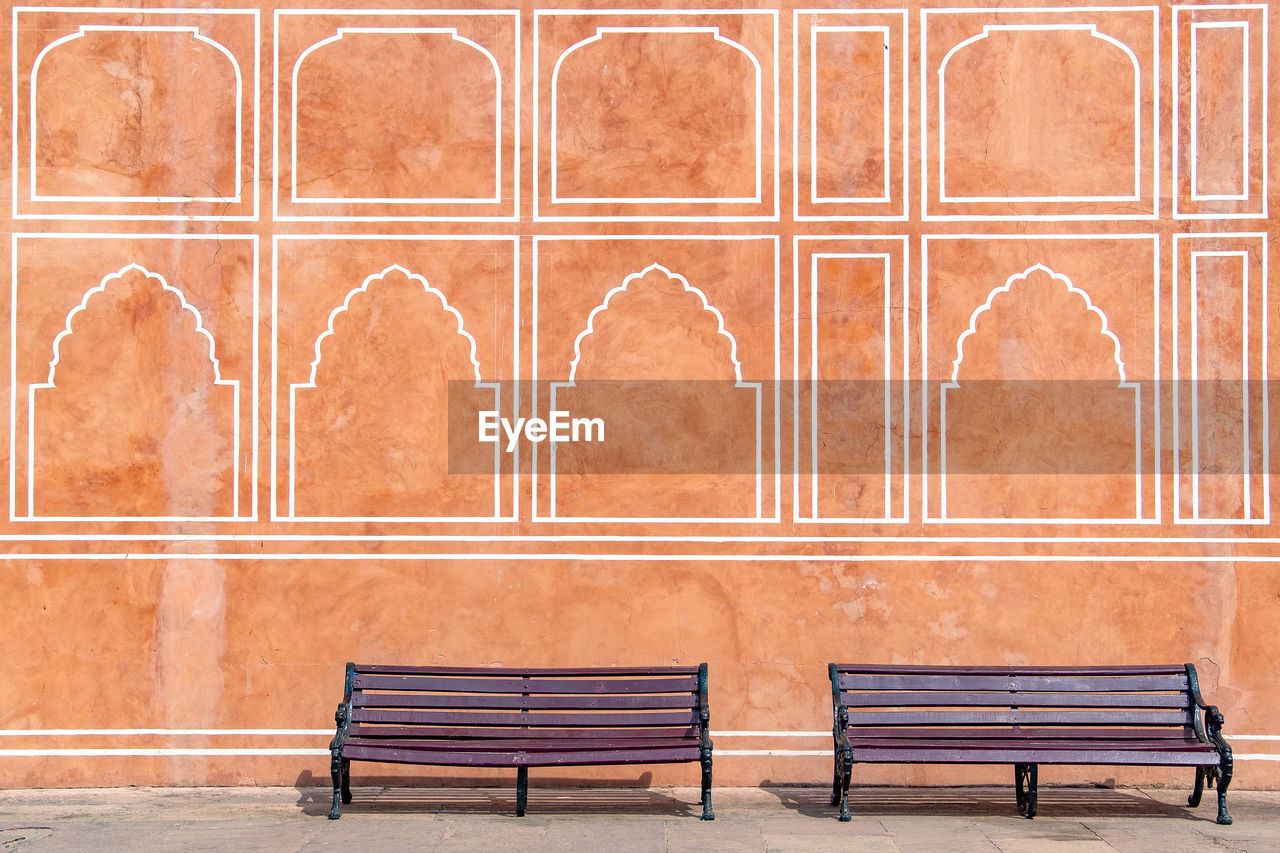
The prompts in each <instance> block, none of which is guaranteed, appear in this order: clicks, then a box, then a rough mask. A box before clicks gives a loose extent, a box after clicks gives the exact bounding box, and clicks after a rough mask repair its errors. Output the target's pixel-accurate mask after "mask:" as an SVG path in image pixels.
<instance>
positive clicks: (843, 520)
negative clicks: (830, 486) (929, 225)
mask: <svg viewBox="0 0 1280 853" xmlns="http://www.w3.org/2000/svg"><path fill="white" fill-rule="evenodd" d="M840 240H848V241H850V242H859V243H871V242H885V243H891V242H894V241H897V242H900V243H901V246H902V273H901V276H900V278H901V283H902V305H903V308H902V328H901V334H902V339H901V341H900V342H899V347H900V348H901V351H902V379H901V383H902V473H901V475H900V476H901V478H902V487H901V491H902V513H901V514H900V515H895V514H893V513H892V512H891V509H892V507H893V501H892V492H893V486H892V479H893V471H892V455H893V453H892V444H893V438H892V435H893V431H892V428H891V414H892V413H891V406H892V401H891V400H890V399H889V397H887V396H886V399H885V411H884V417H885V420H884V427H885V436H886V439H887V440H886V443H885V473H884V477H885V485H884V488H885V514H884V515H883V516H866V517H852V516H848V517H845V516H823V515H820V514H819V512H818V472H817V454H815V453H814V452H813V448H814V447H816V446H817V429H818V418H817V397H816V394H815V395H814V397H813V400H812V402H811V410H810V414H809V419H810V435H809V448H810V450H809V452H810V458H811V461H812V463H813V471H812V473H811V474H810V476H811V477H812V479H811V481H810V483H811V488H810V501H809V503H810V509H809V514H808V515H806V514H804V513H803V512H802V507H803V504H802V503H801V500H800V479H801V476H800V459H801V455H800V434H801V428H800V426H801V424H800V418H799V417H798V414H799V411H800V383H801V382H802V381H804V380H803V379H802V378H801V371H800V365H801V362H800V246H801V244H802V243H803V242H811V243H814V242H824V243H825V242H832V243H834V242H837V241H840ZM819 258H883V259H884V262H885V305H884V323H885V377H884V381H885V384H886V386H888V385H890V384H891V383H892V382H893V378H892V372H893V357H892V349H893V342H892V334H893V322H892V320H891V313H892V299H891V296H890V294H891V293H892V292H893V277H892V275H891V274H890V271H891V265H892V254H891V253H889V252H814V253H813V254H812V255H810V277H809V302H810V306H809V311H810V323H809V361H808V367H809V373H810V378H809V382H810V387H811V388H812V387H813V385H814V383H816V381H817V378H816V366H817V364H818V331H817V320H818V307H817V294H818V288H817V269H816V267H817V261H818V259H819ZM910 273H911V246H910V238H909V237H907V236H906V235H902V234H898V235H889V236H885V237H872V236H862V237H857V236H851V235H838V236H830V237H827V236H821V237H819V236H811V235H803V236H796V238H795V240H794V245H793V250H792V276H793V277H792V312H791V316H792V322H793V330H792V338H791V340H792V348H793V353H792V365H793V367H794V370H795V385H794V386H793V389H792V398H793V401H792V411H793V412H795V413H796V414H797V417H796V418H795V421H796V423H795V436H794V439H795V441H794V445H795V446H794V448H793V451H792V462H793V475H794V476H793V481H792V482H793V488H792V519H791V520H792V522H793V523H795V524H824V523H831V524H863V523H875V522H887V523H896V524H907V523H909V522H910V520H911V519H910V515H911V390H910V387H911V350H910V314H909V311H908V310H907V308H908V306H909V305H910V304H911V293H910V291H911V274H910Z"/></svg>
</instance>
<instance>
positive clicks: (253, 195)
mask: <svg viewBox="0 0 1280 853" xmlns="http://www.w3.org/2000/svg"><path fill="white" fill-rule="evenodd" d="M44 12H54V13H70V14H76V15H100V14H130V15H139V16H141V15H170V16H175V15H177V16H193V15H195V16H199V15H246V16H249V17H250V18H251V19H252V21H253V72H252V73H253V102H252V104H251V105H250V107H249V109H250V110H251V111H252V113H253V146H252V154H251V155H250V156H249V157H248V158H244V157H242V154H241V148H242V146H243V141H242V139H241V137H242V136H243V133H242V130H241V128H242V118H243V113H244V109H245V106H244V102H243V97H242V96H241V91H242V90H241V88H239V87H240V84H241V82H242V81H241V72H240V66H239V63H238V62H237V61H236V60H235V58H234V56H232V54H231V53H230V51H229V50H228V49H227V48H226V47H225V46H223V45H221V44H219V43H217V42H214V41H213V40H212V39H209V38H208V37H202V36H199V35H198V33H197V37H198V38H200V39H201V40H202V41H207V42H209V43H210V44H212V45H214V46H215V47H216V48H217V49H219V50H220V51H221V52H223V53H224V54H226V55H227V56H228V57H230V58H231V60H232V66H233V67H234V68H235V72H236V80H237V86H238V88H237V92H236V95H237V100H236V151H237V154H236V170H237V171H236V174H235V180H236V195H235V197H234V198H225V197H222V196H217V197H212V198H187V197H174V198H173V199H165V198H162V202H163V203H168V204H171V205H176V204H190V203H218V204H224V205H225V204H227V203H228V202H231V203H235V202H243V198H242V194H241V189H240V187H241V185H242V184H243V182H244V174H243V168H244V166H245V165H246V164H247V165H248V166H249V169H250V171H251V173H252V177H251V178H250V184H251V186H252V188H253V189H252V191H251V192H249V193H248V195H249V199H248V200H249V202H250V206H251V212H250V213H248V214H186V213H129V214H114V213H86V212H82V213H22V212H20V210H19V208H20V199H19V196H18V188H19V186H20V181H18V179H17V178H18V168H19V162H18V151H19V147H18V146H19V142H18V139H19V135H18V104H19V89H18V32H19V30H18V16H19V15H20V14H22V13H44ZM86 27H87V28H89V29H95V28H96V29H103V27H94V26H93V25H85V26H82V27H81V31H83V30H84V29H86ZM106 28H107V29H125V30H147V29H161V30H182V31H191V30H193V29H194V30H197V31H198V30H199V28H198V27H190V26H186V27H148V26H143V25H139V26H133V27H128V26H123V27H106ZM12 31H13V41H12V46H11V49H10V57H11V63H12V68H11V72H10V73H11V75H12V77H11V82H12V98H13V99H12V102H11V103H12V107H11V109H12V113H13V115H12V135H11V137H10V139H11V144H12V148H13V152H12V181H11V183H12V208H13V209H12V216H13V218H14V219H25V220H76V221H101V220H110V221H129V222H143V221H181V222H254V221H257V219H258V192H257V187H258V183H259V180H260V178H259V174H258V172H259V170H258V165H257V162H258V152H259V150H260V148H259V132H260V128H261V116H260V114H259V109H258V105H259V103H260V102H261V90H262V81H261V74H259V72H258V69H259V65H260V53H261V42H262V34H261V24H260V20H259V16H258V10H257V9H211V8H190V9H181V8H155V9H144V8H140V7H117V6H14V7H13V9H12ZM80 34H83V32H81V33H80ZM65 40H66V39H65V38H64V39H59V41H65ZM51 46H52V45H47V46H46V48H45V50H42V51H41V54H42V55H43V54H44V53H45V52H46V51H47V50H48V48H49V47H51ZM33 77H34V74H33ZM28 85H31V83H30V82H29V83H28ZM31 88H32V103H34V86H33V85H32V86H31ZM28 122H29V124H30V125H31V128H32V131H33V133H34V129H35V112H34V109H33V110H32V114H31V115H30V116H29V117H28ZM33 149H34V144H33ZM31 176H32V189H33V191H34V178H35V162H34V157H33V159H32V163H31ZM44 200H45V199H42V198H32V199H29V200H28V203H36V202H40V201H44ZM52 200H54V201H57V200H60V199H57V198H56V197H55V198H53V199H52ZM69 200H74V201H79V202H84V203H103V202H107V203H127V204H139V203H143V204H146V203H156V202H152V200H151V199H150V198H147V197H118V198H117V197H101V198H91V197H82V196H73V197H71V198H70V199H69ZM255 393H256V390H255Z"/></svg>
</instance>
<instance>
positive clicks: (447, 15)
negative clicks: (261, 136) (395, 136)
mask: <svg viewBox="0 0 1280 853" xmlns="http://www.w3.org/2000/svg"><path fill="white" fill-rule="evenodd" d="M288 16H293V17H307V16H331V17H344V16H349V17H375V18H388V17H391V18H414V17H427V18H432V17H434V18H443V19H445V20H447V21H450V22H451V23H455V24H456V23H457V19H458V18H459V17H476V18H484V17H509V18H511V25H512V39H513V43H514V46H515V51H514V53H515V55H514V60H513V67H514V69H515V70H514V73H513V77H514V81H513V84H512V85H511V86H509V87H508V91H510V92H511V94H512V97H513V100H514V104H513V107H512V111H511V120H512V122H513V130H512V142H511V146H510V148H511V150H510V152H509V153H508V155H507V156H509V157H510V158H511V161H512V162H511V169H510V170H509V172H510V175H511V177H510V182H511V191H510V195H511V203H510V212H509V213H505V214H498V215H463V214H462V213H460V212H459V213H452V214H449V215H415V214H406V213H401V214H392V213H386V214H382V215H361V214H356V213H351V214H341V213H339V214H311V213H292V212H290V213H281V212H280V205H281V187H280V148H281V141H280V137H281V135H282V133H283V132H284V131H283V127H282V125H281V123H280V102H281V100H283V98H284V94H283V90H284V87H283V86H277V87H276V95H275V97H274V98H272V103H271V110H272V121H273V126H274V127H275V134H274V138H273V141H272V151H271V163H272V177H271V218H272V221H274V222H368V223H377V222H490V223H499V222H506V223H510V222H515V221H518V220H519V218H520V216H519V212H520V157H521V154H520V88H521V82H520V81H521V71H520V69H521V67H522V66H521V58H520V39H521V26H520V12H519V10H514V9H276V10H275V16H274V21H275V32H276V33H277V37H276V39H275V45H274V52H273V56H272V79H273V80H276V81H279V80H280V38H279V35H278V34H279V33H280V31H281V19H282V18H285V17H288ZM392 29H394V28H392ZM409 29H412V28H409ZM429 29H430V28H429ZM491 55H492V54H491ZM498 116H499V117H498V125H499V127H500V128H501V127H502V126H503V125H504V122H505V116H504V115H503V113H502V111H501V110H499V113H498ZM292 144H293V143H292V140H291V141H290V145H292ZM501 156H502V152H501V145H500V146H499V157H501ZM499 195H501V187H500V188H499ZM348 201H350V199H338V200H337V203H343V204H345V203H347V202H348ZM412 201H413V200H412V199H390V200H388V201H387V202H386V203H387V204H390V205H393V206H395V205H404V204H409V203H412ZM499 202H501V198H500V199H499ZM468 203H470V204H476V205H481V206H482V205H483V204H484V202H483V201H474V202H473V201H470V200H468ZM286 204H292V202H288V201H286ZM505 206H506V205H504V207H505ZM370 236H376V235H370Z"/></svg>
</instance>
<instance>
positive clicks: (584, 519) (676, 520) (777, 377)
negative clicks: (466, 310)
mask: <svg viewBox="0 0 1280 853" xmlns="http://www.w3.org/2000/svg"><path fill="white" fill-rule="evenodd" d="M581 240H616V241H639V240H657V241H682V242H689V241H706V240H716V241H720V242H734V241H746V240H755V241H767V242H769V243H771V244H772V246H773V422H772V426H773V473H772V475H770V474H769V473H768V472H766V471H765V470H763V467H764V466H763V465H760V466H758V467H757V469H756V483H757V486H756V507H757V515H756V516H753V517H746V518H727V517H718V516H698V517H664V516H660V517H656V518H655V517H641V516H634V517H633V516H565V515H541V514H539V511H538V494H539V491H538V480H539V478H538V456H539V454H538V445H537V444H535V445H533V450H532V453H531V454H530V456H531V459H530V463H529V484H530V489H529V494H530V502H531V509H530V514H529V517H530V519H531V520H532V521H533V522H534V523H535V524H539V523H550V524H556V523H566V522H575V523H584V524H585V523H591V522H602V521H604V522H610V523H614V524H769V523H773V524H777V523H780V522H781V519H782V435H781V429H782V411H781V402H782V401H781V389H780V387H779V386H780V385H781V376H782V372H781V371H782V349H781V330H782V315H781V302H780V299H781V290H780V288H781V275H780V272H781V268H780V266H779V264H780V263H781V252H780V249H781V238H780V237H778V236H777V235H759V234H742V235H723V236H721V235H706V234H690V235H669V234H638V235H637V234H619V235H614V234H574V235H557V236H535V237H534V238H533V254H532V266H533V278H532V297H531V299H532V302H533V306H532V308H531V309H530V310H531V313H532V317H531V319H530V327H531V328H532V344H531V346H532V350H531V352H532V366H531V367H532V375H533V376H534V377H537V376H538V247H539V246H540V245H541V244H542V243H554V242H573V241H581ZM532 396H533V400H532V407H533V411H534V412H535V413H537V411H538V386H537V382H535V383H534V386H533V395H532ZM756 399H757V406H759V401H760V399H761V398H760V392H759V391H757V398H756ZM756 424H757V430H758V435H757V448H758V451H757V452H760V451H762V450H763V447H762V442H761V440H760V437H759V436H760V435H762V434H763V432H764V423H763V419H762V418H758V419H757V421H756ZM770 476H772V479H773V514H772V515H765V514H764V509H765V508H764V506H763V505H762V504H761V499H762V496H763V494H764V482H765V480H766V479H768V478H769V477H770ZM554 479H555V472H554V471H550V472H549V477H548V480H549V481H551V482H554ZM548 494H551V492H548ZM591 538H593V539H609V538H611V537H610V536H607V535H606V536H602V537H591Z"/></svg>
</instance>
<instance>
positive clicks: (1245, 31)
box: [1191, 21, 1249, 201]
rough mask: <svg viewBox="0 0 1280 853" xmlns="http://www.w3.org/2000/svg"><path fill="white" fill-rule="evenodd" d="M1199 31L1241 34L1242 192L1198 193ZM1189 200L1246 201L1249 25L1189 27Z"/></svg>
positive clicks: (1247, 182) (1239, 22) (1247, 196)
mask: <svg viewBox="0 0 1280 853" xmlns="http://www.w3.org/2000/svg"><path fill="white" fill-rule="evenodd" d="M1202 30H1240V41H1241V45H1240V47H1241V51H1240V53H1241V57H1240V62H1241V71H1240V73H1241V80H1242V87H1241V88H1242V92H1241V94H1242V96H1243V97H1242V98H1241V101H1242V103H1241V104H1240V112H1241V124H1242V125H1243V126H1242V127H1241V129H1240V130H1241V133H1240V139H1241V142H1240V147H1241V151H1240V177H1241V183H1242V184H1243V186H1242V187H1241V192H1238V193H1202V192H1200V189H1199V187H1200V174H1199V170H1200V85H1199V79H1200V77H1199V52H1200V49H1199V45H1200V41H1199V38H1198V36H1199V34H1200V32H1201V31H1202ZM1191 200H1192V201H1248V200H1249V22H1248V21H1229V22H1226V21H1214V22H1202V23H1193V24H1192V25H1191Z"/></svg>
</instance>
